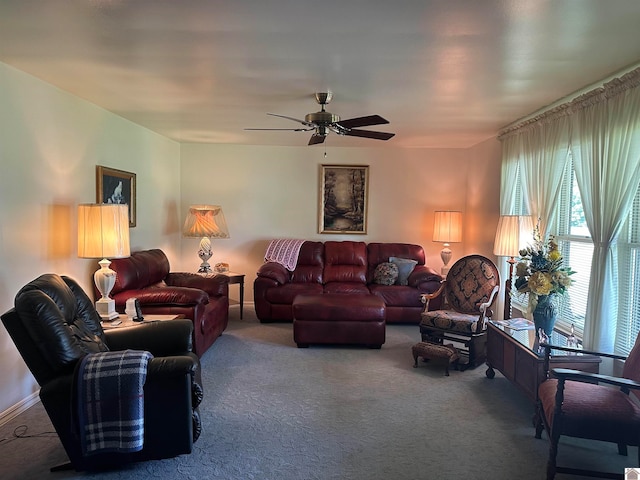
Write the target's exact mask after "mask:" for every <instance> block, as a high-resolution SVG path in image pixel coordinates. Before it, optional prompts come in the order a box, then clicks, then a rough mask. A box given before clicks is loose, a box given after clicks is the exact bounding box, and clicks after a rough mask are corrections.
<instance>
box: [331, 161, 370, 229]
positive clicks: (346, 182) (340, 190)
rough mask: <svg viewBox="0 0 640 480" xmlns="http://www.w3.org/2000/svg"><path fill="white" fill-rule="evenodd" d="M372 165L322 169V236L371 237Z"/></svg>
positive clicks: (339, 166) (334, 166)
mask: <svg viewBox="0 0 640 480" xmlns="http://www.w3.org/2000/svg"><path fill="white" fill-rule="evenodd" d="M368 187H369V166H368V165H322V166H321V171H320V206H319V211H320V212H319V217H320V226H319V232H320V233H362V234H365V233H367V200H368Z"/></svg>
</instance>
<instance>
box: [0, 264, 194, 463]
mask: <svg viewBox="0 0 640 480" xmlns="http://www.w3.org/2000/svg"><path fill="white" fill-rule="evenodd" d="M2 322H3V323H4V325H5V327H6V329H7V331H8V332H9V335H10V336H11V338H12V339H13V341H14V343H15V344H16V346H17V348H18V350H19V352H20V354H21V355H22V358H23V359H24V361H25V362H26V364H27V366H28V367H29V369H30V370H31V372H32V374H33V375H34V377H35V379H36V381H37V382H38V384H39V385H40V399H41V401H42V404H43V406H44V408H45V409H46V411H47V414H48V415H49V418H50V419H51V422H52V423H53V426H54V428H55V429H56V432H57V433H58V436H59V437H60V441H61V442H62V445H63V446H64V449H65V450H66V453H67V455H68V456H69V460H70V465H69V466H70V467H72V468H74V469H76V470H79V471H80V470H99V469H105V468H114V467H117V466H119V465H123V464H125V463H129V462H135V461H142V460H150V459H160V458H168V457H175V456H177V455H181V454H186V453H191V450H192V447H193V442H195V440H196V439H197V438H198V436H199V434H200V417H199V413H198V405H199V404H200V402H201V400H202V387H201V379H200V362H199V360H198V357H197V356H196V355H195V354H194V353H192V352H191V347H192V345H191V338H192V329H193V323H192V322H191V320H188V319H184V320H182V319H180V320H173V321H168V322H149V323H148V324H141V325H140V326H137V327H135V328H121V329H117V328H116V329H110V330H107V331H104V330H103V329H102V325H101V324H100V317H99V315H98V314H97V312H96V310H95V307H94V305H93V303H92V301H91V300H90V299H89V297H88V296H87V295H86V293H85V292H84V291H83V290H82V288H81V287H80V286H79V285H78V284H77V283H76V282H75V281H74V280H73V279H71V278H68V277H65V276H59V275H55V274H45V275H42V276H40V277H38V278H36V279H35V280H33V281H32V282H30V283H28V284H27V285H25V286H24V287H23V288H22V289H21V290H20V291H19V292H18V294H17V295H16V298H15V307H14V308H13V309H11V310H9V311H8V312H6V313H5V314H3V315H2ZM124 349H133V350H146V351H149V352H151V353H152V354H153V355H154V358H152V359H151V360H150V361H149V363H148V366H147V377H146V382H145V384H144V427H145V430H144V447H143V449H142V450H141V451H138V452H133V453H126V454H124V453H99V454H92V455H87V456H84V455H83V453H82V446H81V444H80V435H79V432H78V429H77V424H78V421H77V418H76V414H77V408H76V407H75V404H76V400H75V395H74V391H75V388H74V380H75V375H74V371H75V368H76V365H77V363H78V361H79V360H80V359H81V358H82V357H84V356H85V355H87V354H89V353H97V352H101V351H108V350H124Z"/></svg>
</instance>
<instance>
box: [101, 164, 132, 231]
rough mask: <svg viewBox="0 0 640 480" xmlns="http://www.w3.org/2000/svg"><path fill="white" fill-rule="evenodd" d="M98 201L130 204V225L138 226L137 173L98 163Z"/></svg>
mask: <svg viewBox="0 0 640 480" xmlns="http://www.w3.org/2000/svg"><path fill="white" fill-rule="evenodd" d="M96 202H97V203H120V204H127V205H128V206H129V227H135V226H136V174H135V173H132V172H125V171H124V170H117V169H115V168H109V167H105V166H102V165H96Z"/></svg>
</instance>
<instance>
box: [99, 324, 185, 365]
mask: <svg viewBox="0 0 640 480" xmlns="http://www.w3.org/2000/svg"><path fill="white" fill-rule="evenodd" d="M192 332H193V322H192V321H191V320H189V319H176V320H165V321H156V322H154V321H150V322H148V321H147V322H142V323H141V324H140V325H137V326H135V327H130V328H127V327H124V328H110V329H108V330H105V332H104V336H105V342H106V344H107V346H108V347H109V349H111V350H126V349H133V350H146V351H148V352H151V353H152V354H153V355H154V356H164V355H179V354H183V353H187V352H190V351H192V344H191V333H192Z"/></svg>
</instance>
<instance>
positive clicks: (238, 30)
mask: <svg viewBox="0 0 640 480" xmlns="http://www.w3.org/2000/svg"><path fill="white" fill-rule="evenodd" d="M639 24H640V1H638V0H607V1H604V0H415V1H403V0H397V1H389V0H387V1H384V2H382V1H378V0H341V1H338V0H324V1H322V2H317V1H313V2H312V1H307V0H268V1H265V0H236V1H221V0H66V1H64V2H63V1H49V0H39V1H35V0H1V1H0V61H2V62H4V63H6V64H9V65H12V66H14V67H16V68H18V69H20V70H23V71H25V72H28V73H30V74H32V75H35V76H36V77H39V78H41V79H43V80H45V81H46V82H49V83H51V84H53V85H56V86H58V87H59V88H61V89H63V90H66V91H69V92H71V93H73V94H75V95H77V96H79V97H82V98H84V99H86V100H88V101H90V102H92V103H95V104H97V105H100V106H102V107H104V108H105V109H107V110H109V111H112V112H114V113H116V114H118V115H121V116H123V117H125V118H127V119H129V120H131V121H133V122H135V123H137V124H140V125H144V126H145V127H147V128H149V129H151V130H153V131H156V132H158V133H160V134H162V135H165V136H167V137H170V138H172V139H175V140H177V141H180V142H207V143H237V144H256V145H291V146H297V145H306V144H307V141H308V139H309V136H310V132H302V133H300V132H289V131H272V132H263V131H245V130H244V128H245V127H263V128H297V127H298V126H299V125H298V124H296V123H294V122H291V121H289V120H286V119H282V118H277V117H272V116H267V115H266V113H267V112H271V113H277V114H281V115H286V116H290V117H295V118H304V115H305V114H307V113H309V112H315V111H317V110H318V109H319V108H318V105H317V104H316V103H315V100H314V98H313V94H314V92H316V91H326V90H331V91H332V92H333V101H332V102H331V104H330V105H329V107H328V110H329V111H331V112H333V113H335V114H338V115H340V116H341V117H342V118H343V119H347V118H351V117H359V116H364V115H370V114H379V115H381V116H383V117H385V118H387V119H388V120H389V121H390V125H382V126H379V127H366V129H370V130H381V131H388V132H395V133H396V136H395V137H394V138H392V139H391V140H389V141H387V142H383V141H379V140H371V139H360V138H355V137H340V136H337V135H335V134H333V133H332V134H330V135H329V137H327V141H326V145H328V146H370V147H373V146H402V147H468V146H472V145H474V144H476V143H478V142H481V141H483V140H485V139H487V138H490V137H492V136H494V135H495V134H496V132H497V131H498V129H499V128H500V127H503V126H505V125H507V124H509V123H511V122H513V121H515V120H517V119H518V118H521V117H523V116H525V115H528V114H530V113H533V112H534V111H535V110H537V109H539V108H541V107H544V106H545V105H548V104H550V103H552V102H554V101H555V100H557V99H559V98H561V97H563V96H566V95H569V94H571V93H573V92H575V91H577V90H579V89H581V88H583V87H585V86H587V85H589V84H591V83H593V82H596V81H599V80H601V79H603V78H606V77H607V76H608V75H610V74H612V73H615V72H618V71H620V70H622V69H627V68H629V67H630V66H633V65H636V64H638V62H640V34H639V33H638V32H639V30H638V25H639ZM310 148H313V147H310Z"/></svg>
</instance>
